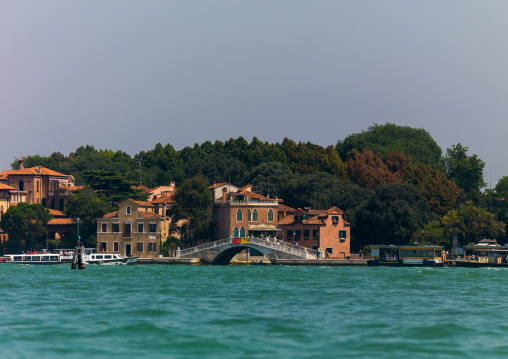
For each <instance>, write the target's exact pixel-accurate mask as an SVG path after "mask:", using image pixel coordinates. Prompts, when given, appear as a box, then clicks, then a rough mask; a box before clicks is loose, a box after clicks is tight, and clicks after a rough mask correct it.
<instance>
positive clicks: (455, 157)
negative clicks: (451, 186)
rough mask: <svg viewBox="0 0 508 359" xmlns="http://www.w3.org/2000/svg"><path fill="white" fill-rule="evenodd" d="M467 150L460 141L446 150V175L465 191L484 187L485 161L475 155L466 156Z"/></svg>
mask: <svg viewBox="0 0 508 359" xmlns="http://www.w3.org/2000/svg"><path fill="white" fill-rule="evenodd" d="M468 151H469V148H467V147H464V146H462V145H461V144H460V143H459V144H457V145H454V146H452V148H448V149H447V150H446V156H445V164H446V175H447V176H448V178H449V179H451V180H452V181H454V182H455V183H457V185H458V186H459V187H460V188H462V189H463V190H464V191H466V192H470V191H479V190H480V189H481V188H483V187H485V182H484V180H483V168H484V167H485V163H484V162H483V161H482V160H481V159H479V158H478V156H477V155H472V156H468V155H467V152H468Z"/></svg>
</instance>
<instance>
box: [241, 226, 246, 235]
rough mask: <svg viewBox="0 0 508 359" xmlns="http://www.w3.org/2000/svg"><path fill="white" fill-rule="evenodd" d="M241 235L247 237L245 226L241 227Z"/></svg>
mask: <svg viewBox="0 0 508 359" xmlns="http://www.w3.org/2000/svg"><path fill="white" fill-rule="evenodd" d="M240 237H245V228H244V227H242V228H240Z"/></svg>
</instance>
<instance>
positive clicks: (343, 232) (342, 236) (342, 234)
mask: <svg viewBox="0 0 508 359" xmlns="http://www.w3.org/2000/svg"><path fill="white" fill-rule="evenodd" d="M346 236H347V233H346V231H345V230H343V229H341V230H340V231H339V239H346Z"/></svg>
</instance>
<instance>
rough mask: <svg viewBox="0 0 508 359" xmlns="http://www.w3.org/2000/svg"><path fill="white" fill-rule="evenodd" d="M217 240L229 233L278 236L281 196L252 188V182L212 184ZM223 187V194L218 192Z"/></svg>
mask: <svg viewBox="0 0 508 359" xmlns="http://www.w3.org/2000/svg"><path fill="white" fill-rule="evenodd" d="M209 189H211V190H212V191H213V198H214V201H213V207H212V221H213V223H214V240H219V239H223V238H228V237H235V238H238V237H248V236H255V237H262V236H274V237H275V236H276V235H277V231H278V229H277V225H278V213H277V211H278V200H277V199H271V198H268V197H264V196H262V195H259V194H257V193H254V192H252V187H251V186H246V187H243V188H238V187H236V186H232V185H229V184H221V185H220V186H218V187H217V186H216V185H215V186H212V187H210V188H209ZM217 191H220V193H221V195H220V196H219V195H218V192H217Z"/></svg>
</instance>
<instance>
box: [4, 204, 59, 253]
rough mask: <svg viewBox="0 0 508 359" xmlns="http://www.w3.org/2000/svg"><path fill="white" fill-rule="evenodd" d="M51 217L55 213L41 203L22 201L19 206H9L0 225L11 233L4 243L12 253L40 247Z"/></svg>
mask: <svg viewBox="0 0 508 359" xmlns="http://www.w3.org/2000/svg"><path fill="white" fill-rule="evenodd" d="M51 218H53V215H52V214H51V213H50V212H49V210H48V209H46V208H44V206H43V205H41V204H39V203H34V204H28V203H26V202H20V203H18V205H17V206H12V207H9V209H8V210H7V211H6V212H5V213H4V214H3V215H2V220H1V221H0V227H1V228H2V230H4V231H5V232H6V233H7V234H8V235H9V240H8V241H7V242H6V243H5V244H4V245H6V246H7V247H8V248H9V252H11V253H16V252H18V253H19V251H21V250H26V249H31V250H34V249H40V248H41V243H42V241H43V239H44V233H45V232H46V226H47V224H48V222H49V221H50V220H51Z"/></svg>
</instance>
